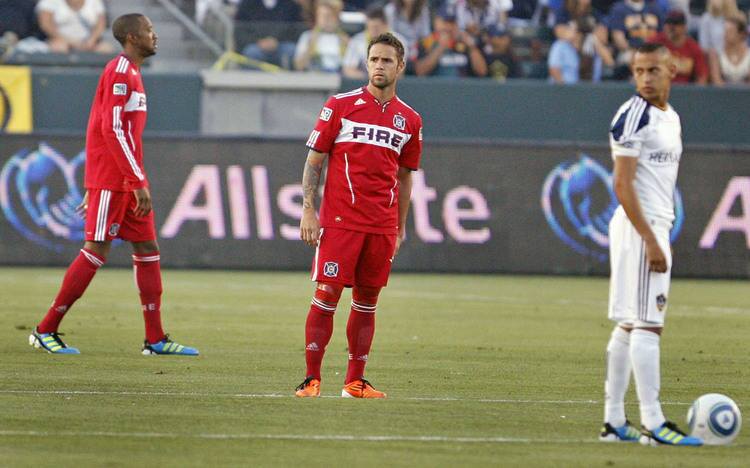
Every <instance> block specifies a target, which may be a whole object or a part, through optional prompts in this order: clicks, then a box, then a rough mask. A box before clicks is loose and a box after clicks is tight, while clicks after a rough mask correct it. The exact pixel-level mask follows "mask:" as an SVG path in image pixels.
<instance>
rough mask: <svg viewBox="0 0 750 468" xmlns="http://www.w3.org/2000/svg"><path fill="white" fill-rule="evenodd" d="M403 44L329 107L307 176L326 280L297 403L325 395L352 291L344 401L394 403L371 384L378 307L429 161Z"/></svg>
mask: <svg viewBox="0 0 750 468" xmlns="http://www.w3.org/2000/svg"><path fill="white" fill-rule="evenodd" d="M404 66H405V64H404V46H403V45H402V44H401V42H399V40H398V39H396V37H394V36H393V35H392V34H390V33H385V34H382V35H380V36H378V37H376V38H374V39H372V40H371V41H370V43H369V46H368V50H367V71H368V76H369V83H368V84H367V86H365V87H363V88H359V89H355V90H354V91H350V92H348V93H343V94H338V95H335V96H332V97H330V98H329V99H328V101H327V102H326V104H325V106H324V107H323V110H322V111H321V113H320V116H319V118H318V121H317V124H316V125H315V129H314V130H313V131H312V133H311V134H310V138H309V139H308V140H307V147H308V148H309V149H310V150H309V152H308V155H307V161H306V163H305V169H304V173H303V176H302V185H303V189H304V202H303V206H304V208H303V214H302V220H301V222H300V236H301V238H302V240H304V241H305V242H307V243H308V244H309V245H311V246H314V247H316V249H315V259H314V261H313V266H312V280H313V281H315V282H317V287H316V288H315V294H314V296H313V298H312V304H311V306H310V311H309V313H308V315H307V322H306V324H305V359H306V363H307V377H306V378H305V380H304V382H302V384H300V385H299V387H297V391H296V395H297V396H298V397H317V396H319V395H320V380H321V377H320V367H321V363H322V361H323V355H324V353H325V349H326V346H327V345H328V342H329V340H330V339H331V335H332V334H333V314H334V312H335V311H336V305H337V304H338V301H339V298H340V296H341V291H342V290H343V288H345V287H352V288H353V289H352V307H351V312H350V314H349V322H348V323H347V326H346V336H347V340H348V342H349V367H348V369H347V372H346V379H345V385H344V388H343V390H342V392H341V396H343V397H348V398H385V393H383V392H380V391H377V390H375V389H374V388H373V387H372V385H371V384H370V383H369V382H368V381H367V380H365V378H364V370H365V364H367V357H368V355H369V353H370V345H371V344H372V338H373V334H374V332H375V309H376V307H377V302H378V295H379V294H380V290H381V288H383V287H384V286H386V284H387V282H388V275H389V274H390V271H391V265H392V263H393V258H394V256H395V255H396V253H397V252H398V249H399V247H400V245H401V242H402V241H403V240H404V234H405V229H406V217H407V213H408V211H409V198H410V197H411V186H412V181H411V173H412V171H415V170H417V169H418V168H419V159H420V156H421V153H422V118H421V117H420V116H419V114H418V113H417V112H416V111H414V109H412V108H411V107H409V106H408V105H406V103H404V102H403V101H402V100H400V99H399V98H398V97H397V96H396V81H397V79H398V76H399V74H400V73H401V72H402V71H403V69H404ZM326 156H328V171H327V175H326V183H325V192H324V195H323V200H322V204H321V207H320V218H318V215H317V214H316V212H315V194H316V193H317V191H318V185H319V183H320V175H321V172H322V170H323V162H324V161H325V159H326Z"/></svg>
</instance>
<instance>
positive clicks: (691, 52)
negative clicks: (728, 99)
mask: <svg viewBox="0 0 750 468" xmlns="http://www.w3.org/2000/svg"><path fill="white" fill-rule="evenodd" d="M653 42H656V43H657V44H663V45H665V46H666V47H667V48H668V49H669V50H670V51H671V52H672V57H673V60H674V63H675V65H677V76H676V77H675V78H673V79H672V82H673V83H697V84H706V83H707V82H708V67H707V65H706V59H705V57H704V56H703V51H702V50H701V48H700V46H699V45H698V43H697V42H695V39H693V38H692V37H690V36H689V35H688V33H687V19H686V18H685V13H683V12H682V10H672V11H670V12H669V13H668V14H667V18H666V19H665V20H664V31H662V32H660V33H657V34H656V36H654V37H653Z"/></svg>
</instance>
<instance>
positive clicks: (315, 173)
mask: <svg viewBox="0 0 750 468" xmlns="http://www.w3.org/2000/svg"><path fill="white" fill-rule="evenodd" d="M322 172H323V162H322V161H321V162H320V164H315V162H310V158H307V161H305V170H304V171H303V172H302V193H303V201H302V207H303V208H304V209H306V210H309V209H315V194H317V193H318V187H319V186H320V174H321V173H322Z"/></svg>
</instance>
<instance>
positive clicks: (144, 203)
mask: <svg viewBox="0 0 750 468" xmlns="http://www.w3.org/2000/svg"><path fill="white" fill-rule="evenodd" d="M133 195H135V208H134V209H133V213H135V215H136V216H146V215H147V214H149V213H150V212H151V193H150V192H149V191H148V189H147V188H146V187H143V188H139V189H135V190H133Z"/></svg>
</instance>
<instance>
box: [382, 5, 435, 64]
mask: <svg viewBox="0 0 750 468" xmlns="http://www.w3.org/2000/svg"><path fill="white" fill-rule="evenodd" d="M383 10H384V11H385V17H386V18H387V19H388V26H390V28H391V31H393V32H395V33H398V34H400V35H401V37H403V38H404V39H405V40H406V43H405V44H404V49H405V50H406V58H407V60H413V59H415V58H416V56H417V52H418V45H419V41H420V40H421V39H422V38H425V37H427V36H429V35H430V33H431V30H430V10H429V8H428V7H427V0H391V1H389V2H388V3H387V4H386V5H385V7H384V8H383Z"/></svg>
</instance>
